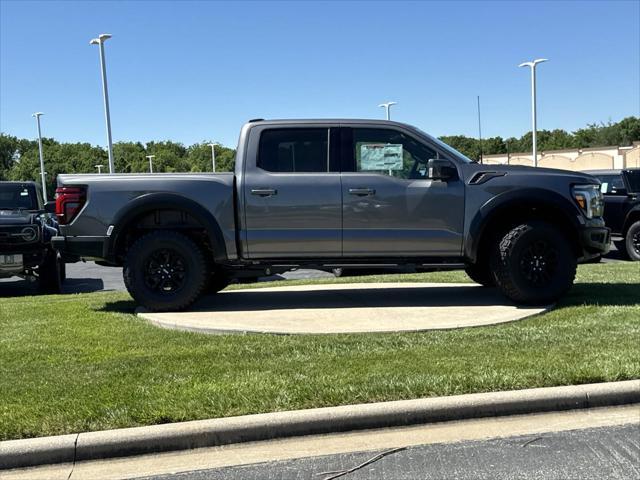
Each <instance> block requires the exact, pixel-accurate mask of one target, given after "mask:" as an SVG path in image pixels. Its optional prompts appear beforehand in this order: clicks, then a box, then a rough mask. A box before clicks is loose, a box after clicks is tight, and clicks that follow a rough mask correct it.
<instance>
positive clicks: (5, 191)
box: [0, 183, 38, 210]
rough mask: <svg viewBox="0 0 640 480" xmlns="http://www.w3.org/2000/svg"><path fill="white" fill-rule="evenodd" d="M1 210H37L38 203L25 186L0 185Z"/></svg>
mask: <svg viewBox="0 0 640 480" xmlns="http://www.w3.org/2000/svg"><path fill="white" fill-rule="evenodd" d="M0 209H1V210H17V209H24V210H37V209H38V202H37V199H36V196H35V192H33V191H32V189H30V188H29V187H28V186H26V185H20V184H12V183H5V184H0Z"/></svg>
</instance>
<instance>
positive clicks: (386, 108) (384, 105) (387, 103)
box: [378, 102, 398, 120]
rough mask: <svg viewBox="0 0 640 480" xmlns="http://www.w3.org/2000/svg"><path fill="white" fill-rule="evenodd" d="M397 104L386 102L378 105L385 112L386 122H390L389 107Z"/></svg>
mask: <svg viewBox="0 0 640 480" xmlns="http://www.w3.org/2000/svg"><path fill="white" fill-rule="evenodd" d="M397 104H398V102H386V103H381V104H380V105H378V106H379V107H382V108H384V109H385V112H386V114H387V120H391V112H390V110H391V106H392V105H397Z"/></svg>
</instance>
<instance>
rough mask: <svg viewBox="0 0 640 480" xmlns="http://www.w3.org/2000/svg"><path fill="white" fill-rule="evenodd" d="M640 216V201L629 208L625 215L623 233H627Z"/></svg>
mask: <svg viewBox="0 0 640 480" xmlns="http://www.w3.org/2000/svg"><path fill="white" fill-rule="evenodd" d="M638 218H640V203H638V204H637V205H634V206H633V207H631V208H630V209H629V211H628V212H627V214H626V215H625V216H624V222H623V223H622V232H620V233H622V234H623V235H626V234H627V230H629V227H631V225H632V224H633V223H634V220H635V219H638Z"/></svg>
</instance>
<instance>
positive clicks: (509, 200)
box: [464, 188, 581, 262]
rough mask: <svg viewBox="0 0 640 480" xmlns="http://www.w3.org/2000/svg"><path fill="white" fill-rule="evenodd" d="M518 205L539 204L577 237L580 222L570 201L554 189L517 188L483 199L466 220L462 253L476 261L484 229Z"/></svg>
mask: <svg viewBox="0 0 640 480" xmlns="http://www.w3.org/2000/svg"><path fill="white" fill-rule="evenodd" d="M517 206H540V207H544V208H550V209H553V210H554V211H556V212H557V213H559V214H560V215H561V216H562V217H563V218H564V219H565V220H566V221H567V225H568V226H570V227H571V228H573V229H574V230H575V232H576V239H577V238H578V230H579V228H580V227H581V224H580V222H579V220H578V218H579V216H580V211H579V210H578V206H577V205H574V204H573V203H572V202H571V200H570V199H569V198H567V197H564V196H562V195H561V194H559V193H557V192H554V191H553V190H547V189H544V188H519V189H514V190H509V191H507V192H504V193H501V194H499V195H496V196H495V197H492V198H490V199H489V200H488V201H487V202H485V203H484V204H483V205H482V207H480V209H479V210H478V211H477V212H476V214H475V215H474V216H473V218H472V219H471V222H470V223H469V232H468V235H466V236H465V241H464V255H465V257H466V258H468V259H469V260H470V261H472V262H475V261H476V258H477V254H478V249H479V248H480V242H481V241H482V237H483V235H484V233H485V228H486V227H487V225H489V224H490V223H491V221H492V220H493V219H494V218H496V217H497V216H499V215H500V214H502V213H503V212H505V211H507V210H508V209H511V208H513V207H517Z"/></svg>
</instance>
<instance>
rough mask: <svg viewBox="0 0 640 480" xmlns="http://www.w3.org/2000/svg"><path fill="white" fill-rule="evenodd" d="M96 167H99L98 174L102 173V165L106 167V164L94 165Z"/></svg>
mask: <svg viewBox="0 0 640 480" xmlns="http://www.w3.org/2000/svg"><path fill="white" fill-rule="evenodd" d="M94 167H96V168H97V169H98V175H100V174H101V173H102V167H104V165H102V164H100V165H94Z"/></svg>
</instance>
